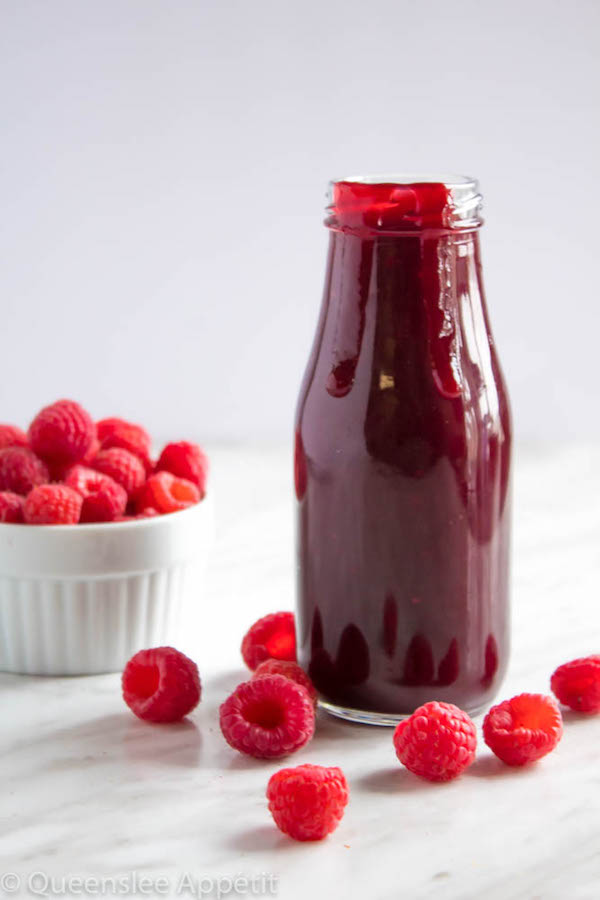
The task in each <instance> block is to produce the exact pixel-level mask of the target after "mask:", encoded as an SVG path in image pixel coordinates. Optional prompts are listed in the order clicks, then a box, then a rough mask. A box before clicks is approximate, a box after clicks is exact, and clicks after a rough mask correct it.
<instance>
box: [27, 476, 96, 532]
mask: <svg viewBox="0 0 600 900" xmlns="http://www.w3.org/2000/svg"><path fill="white" fill-rule="evenodd" d="M81 503H82V500H81V494H78V493H77V491H74V490H73V488H70V487H67V485H66V484H39V485H38V486H37V487H34V488H33V490H31V491H30V492H29V494H28V495H27V498H26V500H25V505H24V506H23V517H24V519H25V521H26V522H27V524H28V525H76V524H77V522H79V516H80V514H81Z"/></svg>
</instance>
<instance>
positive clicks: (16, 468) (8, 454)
mask: <svg viewBox="0 0 600 900" xmlns="http://www.w3.org/2000/svg"><path fill="white" fill-rule="evenodd" d="M49 480H50V475H49V472H48V468H47V466H46V464H45V463H44V462H43V461H42V460H41V459H38V457H37V456H36V455H35V453H34V452H33V450H30V449H29V448H28V447H5V448H4V449H3V450H0V491H12V492H13V493H14V494H23V495H25V494H28V493H29V491H30V490H31V489H32V488H34V487H36V485H38V484H46V483H47V482H48V481H49Z"/></svg>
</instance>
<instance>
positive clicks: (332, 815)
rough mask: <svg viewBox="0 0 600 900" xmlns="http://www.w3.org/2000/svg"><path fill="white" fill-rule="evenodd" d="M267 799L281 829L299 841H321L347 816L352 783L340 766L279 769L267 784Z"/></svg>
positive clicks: (304, 766) (307, 765) (307, 766)
mask: <svg viewBox="0 0 600 900" xmlns="http://www.w3.org/2000/svg"><path fill="white" fill-rule="evenodd" d="M267 800H268V801H269V810H270V812H271V815H272V816H273V819H274V820H275V824H276V825H277V827H278V828H279V830H280V831H283V833H284V834H287V835H289V836H290V837H291V838H294V840H296V841H320V840H322V839H323V838H324V837H327V835H328V834H331V832H332V831H334V830H335V829H336V828H337V826H338V825H339V823H340V820H341V818H342V816H343V815H344V810H345V808H346V804H347V803H348V784H347V782H346V778H345V776H344V773H343V772H342V770H341V769H339V768H338V767H337V766H331V767H329V768H328V767H326V766H314V765H310V763H307V764H306V765H303V766H295V767H292V768H288V769H280V770H279V772H275V774H274V775H272V776H271V778H270V779H269V783H268V785H267Z"/></svg>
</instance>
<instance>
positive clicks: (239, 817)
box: [0, 447, 600, 900]
mask: <svg viewBox="0 0 600 900" xmlns="http://www.w3.org/2000/svg"><path fill="white" fill-rule="evenodd" d="M213 458H214V483H215V487H216V493H217V499H218V504H217V505H218V512H217V522H218V541H217V546H216V550H215V553H214V558H213V561H212V565H211V571H210V576H209V581H208V585H207V589H206V596H205V597H204V598H203V599H202V602H201V605H200V607H199V610H198V612H199V621H200V625H199V628H198V631H197V633H196V634H190V640H189V644H188V646H187V647H185V648H182V649H186V650H188V651H189V652H192V653H193V654H194V655H195V658H196V659H197V660H198V663H199V665H200V669H201V674H202V678H203V684H204V696H203V701H202V703H201V705H200V707H199V708H198V709H197V710H196V711H195V712H194V714H193V715H192V716H191V717H190V719H189V720H187V721H185V722H184V723H182V724H181V725H176V726H171V727H165V726H163V727H158V726H149V725H146V724H144V723H142V722H139V721H138V720H136V719H135V718H134V717H133V716H132V715H131V714H130V713H129V711H128V710H127V709H126V707H125V706H124V704H123V702H122V700H121V698H120V693H119V679H118V676H112V675H109V676H95V677H89V678H72V679H61V678H55V679H52V678H49V679H45V678H32V677H25V676H15V675H0V711H1V724H0V733H1V737H0V767H1V772H2V799H1V822H0V826H1V834H2V837H1V842H0V855H1V863H0V871H2V872H8V873H15V874H17V875H18V876H19V877H20V878H21V889H20V890H19V891H16V892H13V893H12V894H10V893H8V891H7V890H5V891H4V895H3V893H2V886H4V888H6V887H8V888H10V887H12V886H14V882H11V881H10V879H9V880H8V882H4V883H3V882H2V881H1V879H0V897H2V896H15V897H18V896H22V897H26V896H31V890H29V887H28V884H27V879H28V877H30V876H31V873H35V872H37V873H45V875H38V876H35V878H34V882H33V883H32V887H33V888H35V889H36V890H37V891H38V893H39V892H40V891H41V892H42V894H41V895H42V896H43V895H46V896H58V895H59V891H63V893H62V896H64V895H65V891H64V890H63V887H65V888H66V895H67V896H93V895H95V896H102V895H104V896H113V895H114V896H119V895H120V896H124V895H127V893H128V895H129V896H132V895H135V896H151V897H157V896H169V897H176V896H183V897H186V896H188V897H189V896H192V897H193V896H207V897H216V896H217V895H218V893H217V891H218V888H219V881H218V879H221V882H220V887H221V889H222V896H229V897H234V896H261V894H259V893H257V890H259V889H260V888H261V882H260V880H259V881H256V882H254V884H252V883H250V884H249V885H248V890H246V892H245V893H244V891H243V890H242V888H243V887H244V882H240V883H238V890H237V892H236V890H235V889H234V890H231V891H229V892H227V891H228V888H229V883H228V881H227V878H228V877H230V876H235V875H242V876H246V877H247V878H249V879H251V878H253V877H256V876H261V875H262V874H266V875H268V874H272V875H273V876H274V879H275V881H274V882H271V883H270V882H269V881H268V880H267V881H266V882H265V886H266V888H267V892H266V893H264V892H263V894H262V896H277V897H280V898H285V900H295V898H306V897H314V898H321V897H335V898H338V897H339V898H363V897H364V898H374V900H380V898H381V900H383V898H390V900H391V898H406V900H419V898H428V897H434V898H460V900H470V898H473V900H475V898H478V900H479V898H486V900H496V898H497V900H521V898H522V900H533V898H543V900H579V898H598V897H600V768H599V766H598V758H599V757H598V746H599V745H600V717H581V716H577V715H575V714H568V713H567V714H565V734H564V738H563V740H562V742H561V744H560V745H559V747H558V749H557V750H556V752H555V753H553V754H552V755H551V756H549V757H547V758H546V759H545V760H543V761H542V762H540V763H539V764H538V765H536V766H535V767H532V768H530V769H526V770H521V771H515V770H511V769H508V768H506V767H504V766H503V765H502V764H501V763H499V762H498V761H497V760H496V759H495V758H494V757H493V756H492V755H491V754H490V752H489V751H488V750H487V748H486V747H485V746H484V745H483V743H482V742H481V745H480V750H479V755H478V759H477V761H476V763H475V764H474V765H473V766H472V767H471V769H470V770H469V771H468V772H467V773H466V774H465V775H463V777H462V778H460V779H458V780H457V781H455V782H453V783H450V784H447V785H442V786H435V785H430V784H427V783H424V782H423V781H420V780H418V779H417V778H415V777H413V776H412V775H410V774H409V773H408V772H406V771H405V770H403V769H402V768H401V767H400V766H399V764H398V763H397V762H396V760H395V756H394V752H393V748H392V743H391V736H392V732H391V730H389V729H379V728H370V727H367V726H358V725H356V726H354V725H350V724H346V723H342V722H339V721H336V720H333V719H330V718H328V717H327V716H325V715H323V714H320V716H319V723H318V732H317V735H316V737H315V739H314V740H313V742H312V743H311V744H309V745H308V746H307V747H306V748H304V749H303V750H301V751H300V752H299V753H297V754H296V755H295V756H294V757H292V758H291V759H290V760H289V762H288V763H281V762H272V763H265V762H259V761H256V760H251V759H245V758H243V757H241V756H240V755H238V754H236V753H235V752H234V751H233V750H231V749H230V748H229V747H228V746H226V745H225V743H224V741H223V739H222V737H221V734H220V731H219V726H218V722H217V708H218V705H219V703H220V702H222V700H223V699H224V698H225V696H226V695H227V693H228V692H229V691H230V690H231V689H232V688H233V687H234V686H235V685H236V684H237V683H238V682H239V681H241V680H243V679H244V677H245V672H244V669H243V667H242V665H241V660H240V658H239V653H238V647H239V640H240V638H241V636H242V633H243V632H244V630H245V628H246V627H247V626H248V625H249V624H250V623H251V622H252V621H253V620H254V619H256V618H257V617H258V616H259V615H262V614H264V613H266V612H269V611H273V610H275V609H281V608H286V607H287V608H292V606H293V567H292V552H293V542H292V516H291V488H290V462H289V458H288V453H287V452H286V451H285V450H284V451H282V450H277V449H265V450H252V451H249V450H246V449H243V448H238V449H231V448H230V449H226V450H223V449H221V450H219V449H218V448H215V450H214V453H213ZM515 501H516V503H515V506H516V508H515V552H514V590H513V608H514V637H513V655H512V662H511V666H510V671H509V675H508V678H507V680H506V682H505V685H504V687H503V688H502V690H501V695H502V696H510V695H512V694H514V693H517V692H520V691H522V690H534V691H535V690H539V691H546V690H547V689H548V678H549V675H550V673H551V671H552V669H553V668H554V667H555V666H556V665H557V664H558V663H560V662H562V661H564V660H566V659H569V658H572V657H573V656H576V655H581V654H585V653H589V652H593V651H595V652H598V651H600V614H599V605H598V604H599V600H598V589H599V586H600V450H599V449H598V448H594V447H588V448H586V447H575V448H570V449H569V448H563V449H556V450H553V451H549V450H539V451H535V452H534V451H531V450H530V451H528V452H525V451H522V452H521V454H520V456H519V459H518V468H517V477H516V484H515ZM301 762H316V763H322V764H326V765H327V764H329V765H340V766H342V768H343V769H344V770H345V772H346V775H347V777H348V780H349V783H350V789H351V801H350V804H349V806H348V809H347V812H346V815H345V818H344V819H343V821H342V824H341V825H340V827H339V828H338V830H337V831H336V832H335V833H334V834H333V835H332V836H331V837H330V838H329V839H327V840H326V841H324V842H322V843H319V844H297V843H294V842H292V841H290V840H288V839H287V838H285V837H284V836H283V835H281V834H280V833H279V832H278V831H277V830H276V829H275V827H274V825H273V824H272V820H271V818H270V816H269V813H268V811H267V808H266V802H265V799H264V790H265V786H266V783H267V780H268V778H269V776H270V774H271V773H272V772H273V771H275V770H276V769H277V768H279V767H280V766H281V765H283V764H297V763H301ZM134 872H135V873H137V876H136V877H137V878H138V884H137V886H136V885H135V883H134V880H133V879H134V875H133V874H132V873H134ZM185 873H189V878H190V880H189V881H184V882H183V884H182V885H181V884H180V879H181V878H182V877H183V876H184V875H185ZM76 875H82V876H94V877H96V878H98V879H101V878H103V877H104V878H107V877H118V876H124V877H125V878H126V879H128V880H127V881H125V882H124V883H123V885H124V886H123V887H122V888H121V887H119V885H117V889H118V890H120V891H121V893H120V894H118V893H115V892H111V891H110V882H108V883H107V885H106V886H102V884H99V886H98V887H96V886H95V885H96V883H95V882H91V883H90V885H89V886H88V887H87V888H85V886H84V888H83V889H81V890H79V886H78V883H77V881H74V882H73V881H71V882H69V883H68V884H67V883H65V882H64V881H63V879H64V878H66V877H69V876H76ZM45 876H47V877H54V878H55V879H58V880H55V882H54V884H49V885H47V887H46V889H45V894H44V887H45V882H44V877H45ZM142 876H146V877H148V878H150V879H151V880H152V881H151V882H148V885H147V884H146V883H145V882H143V883H142V882H140V881H139V879H140V878H141V877H142ZM201 878H204V879H205V880H204V881H202V882H199V881H198V880H199V879H201ZM36 879H37V880H36ZM157 879H163V880H157ZM209 879H213V880H212V881H210V880H209ZM271 884H274V885H275V892H274V893H271V894H269V893H268V890H269V888H270V885H271ZM147 886H149V890H148V891H146V892H144V890H143V888H146V887H147ZM178 890H179V893H178ZM252 890H254V893H252ZM94 891H95V893H94ZM102 892H104V893H103V894H102Z"/></svg>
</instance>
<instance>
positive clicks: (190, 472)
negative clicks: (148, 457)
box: [156, 441, 208, 497]
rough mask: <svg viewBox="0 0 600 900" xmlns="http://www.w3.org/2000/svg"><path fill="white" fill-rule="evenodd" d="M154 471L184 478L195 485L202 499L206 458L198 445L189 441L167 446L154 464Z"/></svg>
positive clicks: (206, 465)
mask: <svg viewBox="0 0 600 900" xmlns="http://www.w3.org/2000/svg"><path fill="white" fill-rule="evenodd" d="M156 471H157V472H161V471H164V472H171V474H172V475H177V476H178V477H179V478H186V479H187V480H188V481H192V482H193V483H194V484H195V485H197V487H198V488H199V490H200V493H201V494H202V496H203V497H204V495H205V493H206V479H207V476H208V457H207V456H206V453H205V452H204V450H202V448H201V447H199V446H198V444H191V443H190V442H189V441H179V442H177V443H174V444H167V446H166V447H165V448H164V450H163V451H162V453H161V454H160V457H159V459H158V462H157V463H156Z"/></svg>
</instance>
